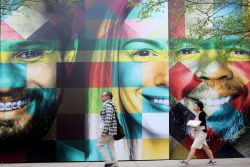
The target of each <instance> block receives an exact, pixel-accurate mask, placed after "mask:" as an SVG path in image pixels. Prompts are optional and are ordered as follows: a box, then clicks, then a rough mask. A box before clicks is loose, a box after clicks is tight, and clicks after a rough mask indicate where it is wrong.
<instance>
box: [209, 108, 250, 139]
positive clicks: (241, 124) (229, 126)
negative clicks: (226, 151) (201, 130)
mask: <svg viewBox="0 0 250 167" xmlns="http://www.w3.org/2000/svg"><path fill="white" fill-rule="evenodd" d="M247 124H248V119H247V116H244V115H243V114H242V113H241V112H239V111H237V110H236V109H234V108H233V107H232V106H231V105H230V104H229V103H228V104H224V105H223V106H222V107H221V108H220V109H219V110H217V111H216V112H214V113H213V114H212V115H211V116H210V117H209V118H208V119H207V125H208V126H209V127H210V128H211V129H212V130H213V131H214V132H215V133H217V134H218V135H219V136H220V137H222V138H223V140H224V141H226V142H234V141H236V140H237V139H238V138H239V137H240V136H241V135H242V134H243V133H244V132H245V130H246V127H247ZM209 137H210V139H211V140H213V136H209Z"/></svg>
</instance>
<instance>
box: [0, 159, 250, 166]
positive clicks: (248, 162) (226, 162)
mask: <svg viewBox="0 0 250 167" xmlns="http://www.w3.org/2000/svg"><path fill="white" fill-rule="evenodd" d="M179 162H180V161H179V160H161V161H121V162H119V167H178V166H179V165H180V164H179ZM207 162H208V160H207V159H203V160H200V159H199V160H192V161H191V162H190V165H189V166H190V167H203V166H204V167H205V166H206V167H207V166H213V167H249V166H250V158H230V159H216V162H217V163H216V165H206V163H207ZM103 164H104V163H103V162H74V163H72V162H70V163H20V164H1V165H0V167H43V166H45V167H103Z"/></svg>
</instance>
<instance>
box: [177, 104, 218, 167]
mask: <svg viewBox="0 0 250 167" xmlns="http://www.w3.org/2000/svg"><path fill="white" fill-rule="evenodd" d="M193 109H194V111H195V112H196V113H197V115H196V118H195V119H196V120H200V121H201V123H200V125H199V126H198V127H196V128H194V129H193V130H194V133H193V134H194V136H193V137H194V142H193V144H192V146H191V149H190V152H189V155H188V157H187V159H186V160H185V161H181V165H182V166H188V165H189V161H190V160H191V159H192V158H193V156H194V155H195V152H196V149H201V148H202V149H203V150H204V151H205V153H206V154H207V156H208V157H209V159H210V160H209V162H208V163H207V164H209V165H214V164H215V161H214V156H213V153H212V151H211V150H210V148H209V147H208V145H207V142H206V137H207V125H206V113H205V112H204V111H203V103H202V102H201V101H197V102H195V104H194V108H193Z"/></svg>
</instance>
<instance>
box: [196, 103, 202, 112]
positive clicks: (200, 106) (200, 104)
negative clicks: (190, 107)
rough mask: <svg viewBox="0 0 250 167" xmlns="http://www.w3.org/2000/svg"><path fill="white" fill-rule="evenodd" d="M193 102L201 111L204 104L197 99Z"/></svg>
mask: <svg viewBox="0 0 250 167" xmlns="http://www.w3.org/2000/svg"><path fill="white" fill-rule="evenodd" d="M195 104H197V106H198V107H199V108H200V110H201V111H202V110H203V107H204V105H203V103H202V102H201V101H197V102H195Z"/></svg>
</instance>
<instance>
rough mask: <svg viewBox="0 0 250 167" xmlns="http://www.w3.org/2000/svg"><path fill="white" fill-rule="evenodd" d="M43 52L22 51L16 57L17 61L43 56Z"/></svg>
mask: <svg viewBox="0 0 250 167" xmlns="http://www.w3.org/2000/svg"><path fill="white" fill-rule="evenodd" d="M42 53H43V52H42V51H31V50H29V51H21V52H19V53H17V55H16V56H15V58H16V59H33V58H37V57H39V56H41V55H42Z"/></svg>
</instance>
